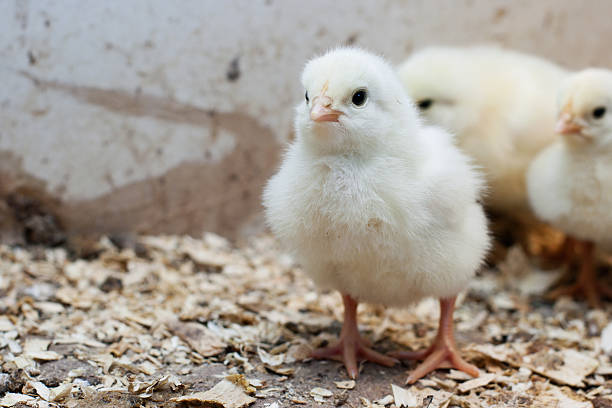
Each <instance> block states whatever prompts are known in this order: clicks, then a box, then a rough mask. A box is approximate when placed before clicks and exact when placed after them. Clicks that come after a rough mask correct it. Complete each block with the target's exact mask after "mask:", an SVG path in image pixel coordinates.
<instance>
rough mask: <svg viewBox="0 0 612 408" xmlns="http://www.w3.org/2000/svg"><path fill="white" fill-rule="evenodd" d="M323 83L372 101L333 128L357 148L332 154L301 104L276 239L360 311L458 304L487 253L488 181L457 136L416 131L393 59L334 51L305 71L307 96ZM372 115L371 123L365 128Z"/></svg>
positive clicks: (282, 183) (271, 192) (274, 184)
mask: <svg viewBox="0 0 612 408" xmlns="http://www.w3.org/2000/svg"><path fill="white" fill-rule="evenodd" d="M320 77H323V79H326V80H328V83H327V84H328V85H329V92H330V93H331V94H334V93H338V94H342V92H343V91H342V90H340V89H334V88H333V86H334V84H335V83H336V82H338V83H340V82H341V83H342V86H341V88H348V89H354V88H357V87H359V86H367V87H368V91H369V93H370V95H371V97H370V98H371V100H370V101H369V102H368V103H369V105H368V106H366V107H365V108H364V109H363V111H358V112H356V113H354V112H353V111H351V110H350V108H348V107H347V108H346V109H347V110H346V114H345V115H342V116H341V119H340V123H339V124H338V125H335V124H334V125H329V126H333V130H332V132H337V135H338V136H337V138H345V139H346V138H348V139H346V140H351V141H352V142H351V143H348V145H350V148H347V149H343V148H342V147H340V148H337V149H333V150H332V151H330V150H328V149H327V148H326V147H325V146H324V145H325V144H326V143H332V142H328V140H331V139H333V138H334V137H336V136H330V135H329V134H327V133H328V132H329V130H325V132H323V133H325V134H324V135H323V137H321V134H317V133H316V129H314V128H313V126H312V125H311V124H310V118H309V117H308V106H307V105H305V104H304V103H301V104H300V105H298V106H297V108H296V110H297V115H296V134H297V137H296V140H295V141H294V142H293V143H292V144H291V145H290V146H289V149H288V151H287V152H286V154H285V157H284V160H283V162H282V165H281V167H280V170H279V171H278V173H277V174H276V175H275V176H273V177H272V178H271V179H270V181H269V183H268V185H267V187H266V189H265V192H264V206H265V208H266V218H267V221H268V223H269V225H270V227H271V229H272V230H273V232H274V233H275V235H276V236H277V237H278V238H279V240H280V241H281V242H282V243H283V244H285V245H286V246H287V247H288V249H289V250H291V252H292V253H293V254H294V255H295V256H296V257H297V260H298V261H299V262H300V263H301V264H302V265H303V267H304V270H305V271H306V272H307V273H308V274H310V276H311V277H312V278H313V279H314V280H315V282H316V283H317V284H318V285H320V286H321V287H323V288H332V289H337V290H339V291H340V292H342V293H346V294H349V295H351V296H353V297H354V298H356V299H358V300H359V301H366V302H371V303H379V304H385V305H406V304H409V303H412V302H414V301H417V300H418V299H420V298H422V297H425V296H434V297H450V296H454V295H456V294H457V293H458V292H459V291H461V290H462V289H464V288H465V286H466V285H467V284H468V282H469V280H470V279H471V278H472V277H473V276H474V273H475V271H476V269H477V268H478V267H479V265H480V264H481V262H482V260H483V257H484V255H485V253H486V251H487V249H488V246H489V238H488V234H487V225H486V219H485V216H484V213H483V210H482V208H481V205H480V204H479V203H478V202H477V201H478V198H479V195H480V193H481V191H482V188H483V182H482V180H481V178H480V177H479V175H478V173H477V172H476V171H475V170H474V168H473V166H472V165H471V164H470V162H469V159H468V158H467V156H465V155H464V154H463V153H461V152H460V151H459V150H458V149H457V148H456V147H455V146H454V143H453V141H452V137H451V136H450V135H449V134H448V133H447V132H445V131H443V130H442V129H439V128H434V127H424V126H422V125H421V124H420V123H419V122H418V120H417V116H416V112H415V109H414V106H413V104H412V102H411V101H410V99H409V98H408V97H407V95H405V93H404V92H403V90H402V86H401V83H400V82H399V80H398V79H397V77H396V75H395V74H394V72H393V70H392V68H391V67H390V66H389V65H388V64H387V63H386V62H384V60H382V59H380V58H378V57H375V56H373V55H371V54H368V53H366V52H364V51H361V50H358V49H352V48H349V49H339V50H335V51H331V52H330V53H328V54H327V55H325V56H323V57H321V58H319V59H315V60H313V61H312V62H311V63H310V64H308V65H307V67H306V69H305V72H304V75H303V82H304V86H305V88H306V89H307V90H308V91H309V92H310V91H311V90H313V89H312V88H313V85H312V84H313V83H315V84H317V85H318V84H320V83H321V78H320ZM351 81H352V82H354V83H352V82H351ZM364 84H365V85H364ZM326 86H327V85H326ZM314 88H315V90H317V91H318V88H317V86H314ZM378 97H380V99H377V98H378ZM335 99H340V98H335ZM339 109H342V107H340V108H339ZM367 109H370V111H372V112H374V113H372V115H373V116H371V117H370V120H367V119H366V120H364V121H362V122H360V123H359V126H358V127H355V126H354V123H353V122H354V121H357V120H359V119H358V118H359V117H363V116H364V115H365V116H367V115H368V111H367ZM357 115H361V116H357ZM326 129H327V128H326ZM326 132H327V133H326ZM362 133H363V134H362ZM325 138H327V139H325ZM322 139H325V140H322ZM345 139H343V140H345ZM346 140H345V142H346ZM366 140H367V142H366Z"/></svg>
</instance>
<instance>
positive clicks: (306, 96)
mask: <svg viewBox="0 0 612 408" xmlns="http://www.w3.org/2000/svg"><path fill="white" fill-rule="evenodd" d="M304 98H306V103H308V102H310V99H308V91H306V93H305V94H304Z"/></svg>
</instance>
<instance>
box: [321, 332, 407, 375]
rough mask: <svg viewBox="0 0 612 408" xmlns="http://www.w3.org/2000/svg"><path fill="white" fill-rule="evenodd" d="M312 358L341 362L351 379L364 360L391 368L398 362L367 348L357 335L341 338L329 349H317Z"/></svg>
mask: <svg viewBox="0 0 612 408" xmlns="http://www.w3.org/2000/svg"><path fill="white" fill-rule="evenodd" d="M312 357H314V358H317V359H332V360H337V361H341V362H343V363H344V366H345V367H346V371H347V373H348V375H349V377H350V378H351V379H355V378H357V376H358V374H359V367H358V365H357V363H358V362H359V361H362V360H366V361H370V362H372V363H376V364H380V365H384V366H387V367H392V366H393V365H395V364H396V363H397V362H398V361H397V360H396V359H394V358H393V357H388V356H385V355H384V354H381V353H379V352H377V351H374V350H372V349H371V348H369V347H368V346H367V345H366V342H365V341H364V340H363V339H362V338H361V337H360V336H359V334H353V335H350V336H346V337H344V338H341V339H340V340H339V341H338V342H337V343H336V344H335V345H333V346H331V347H325V348H320V349H317V350H315V351H313V352H312Z"/></svg>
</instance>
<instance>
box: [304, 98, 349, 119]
mask: <svg viewBox="0 0 612 408" xmlns="http://www.w3.org/2000/svg"><path fill="white" fill-rule="evenodd" d="M332 102H333V101H332V99H331V98H330V97H329V96H327V95H321V96H317V97H315V98H314V99H313V100H312V108H310V119H312V120H314V121H315V122H338V116H340V114H341V113H342V112H340V111H337V110H334V109H332V108H331V105H332Z"/></svg>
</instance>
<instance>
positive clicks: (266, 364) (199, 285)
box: [0, 235, 612, 408]
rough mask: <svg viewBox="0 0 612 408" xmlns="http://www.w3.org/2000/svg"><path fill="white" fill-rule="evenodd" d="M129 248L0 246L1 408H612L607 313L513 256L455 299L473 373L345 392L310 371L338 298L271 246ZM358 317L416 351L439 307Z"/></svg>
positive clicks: (377, 375) (154, 240)
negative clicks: (554, 289)
mask: <svg viewBox="0 0 612 408" xmlns="http://www.w3.org/2000/svg"><path fill="white" fill-rule="evenodd" d="M138 242H139V243H138V244H136V245H131V248H129V247H128V248H122V249H121V248H119V247H117V246H116V245H115V244H113V243H111V242H110V241H109V240H106V239H103V240H102V241H100V243H99V244H98V245H97V248H96V250H95V251H93V252H91V251H90V252H89V253H88V255H89V259H88V260H84V259H76V258H74V257H71V256H69V255H68V254H67V253H66V251H65V250H64V249H44V248H31V249H28V250H25V249H20V248H9V247H0V293H1V294H2V297H1V299H0V356H1V361H0V363H1V364H2V374H0V396H1V397H2V398H1V400H0V406H16V407H23V406H28V407H45V406H59V407H102V406H104V407H109V406H114V407H175V406H176V407H180V406H190V405H189V404H191V405H192V406H217V407H238V406H247V405H249V406H252V407H265V406H270V407H288V406H343V405H344V406H352V407H368V406H371V407H377V406H387V407H390V406H393V405H395V406H400V405H401V404H402V403H403V404H404V406H415V407H429V408H438V407H523V406H524V407H532V406H533V407H551V408H552V407H595V408H602V407H612V362H611V360H610V357H609V356H607V355H606V354H605V353H604V352H602V350H601V346H602V340H601V339H602V332H605V331H604V329H605V328H606V327H607V325H608V324H609V322H610V320H611V319H610V318H611V317H612V307H611V304H610V303H606V304H605V307H604V309H601V310H589V309H588V308H587V307H586V305H585V304H584V303H583V302H580V301H573V300H570V299H560V300H559V301H557V302H548V301H545V300H544V299H543V297H542V293H543V292H544V290H545V289H546V288H547V287H548V286H550V285H551V284H553V282H554V281H555V280H556V279H557V278H558V277H559V273H555V272H543V271H538V270H536V269H535V268H533V267H532V266H530V264H529V262H528V261H527V259H526V257H525V256H524V255H523V253H522V252H521V250H519V249H516V248H514V249H511V250H510V251H509V252H508V255H507V257H506V260H505V261H503V262H502V263H500V264H499V265H498V267H497V268H495V269H487V270H485V271H483V272H482V274H481V276H480V277H479V278H478V279H475V280H474V282H473V284H472V286H471V287H470V289H469V290H468V291H467V292H466V293H465V294H464V295H462V296H461V297H460V299H459V307H458V310H457V311H456V313H455V322H456V326H457V332H458V334H457V339H458V343H459V345H460V346H461V347H462V349H463V350H464V356H465V357H466V359H467V360H468V361H469V362H471V363H473V364H476V365H477V366H478V367H479V368H480V370H481V373H482V374H481V377H480V378H479V379H477V380H469V379H466V378H465V376H464V375H463V374H462V373H458V372H455V371H450V372H449V370H438V371H437V372H435V373H434V374H431V375H429V376H427V377H426V378H424V379H422V380H420V381H419V382H417V383H416V384H415V385H413V386H405V385H404V381H405V379H406V376H407V372H408V371H409V370H410V369H411V368H413V367H414V363H406V364H404V365H400V366H396V367H394V368H383V367H379V366H376V365H372V364H369V363H367V364H365V365H363V366H362V372H361V375H360V377H359V378H358V380H357V381H356V383H355V384H352V383H350V382H346V381H347V380H348V378H347V376H346V373H345V371H344V370H343V368H342V367H341V365H340V364H338V363H336V362H328V361H311V360H309V359H308V353H309V351H310V347H313V346H319V345H322V344H325V343H326V342H329V341H332V340H333V339H334V338H335V336H336V335H337V334H338V333H339V331H340V327H341V325H340V321H339V319H340V318H341V300H340V296H339V295H338V294H335V293H323V294H321V293H318V292H317V291H316V289H315V287H314V286H313V284H312V283H311V282H310V281H309V280H308V279H307V278H306V277H305V276H304V275H303V273H302V272H301V271H300V270H299V268H297V267H295V266H294V265H293V264H292V262H291V261H290V259H288V258H287V257H286V256H283V255H281V254H280V253H279V252H278V251H277V249H276V246H275V244H274V241H273V240H271V239H270V238H269V237H261V238H258V239H253V240H252V241H251V242H250V243H249V244H248V245H245V246H244V247H242V248H235V247H232V246H231V245H230V244H229V243H227V242H226V241H225V240H223V239H221V238H219V237H216V236H213V235H206V236H205V237H204V238H203V239H201V240H195V239H192V238H183V237H143V238H141V239H139V240H138ZM359 314H360V324H361V329H362V332H363V333H364V334H365V335H366V337H368V338H369V339H370V340H372V341H373V342H374V344H375V347H376V348H377V349H379V350H382V351H391V350H395V349H417V348H421V347H425V346H426V345H428V343H429V342H430V341H431V339H432V338H433V336H434V334H435V330H436V325H437V318H438V307H437V303H436V302H435V301H434V300H425V301H423V302H422V303H420V304H418V305H416V306H414V307H412V308H410V309H405V310H385V309H384V308H381V307H375V306H367V305H362V306H361V307H360V309H359ZM610 330H611V331H612V328H611V329H610ZM610 336H612V333H610ZM603 337H604V338H606V335H604V336H603ZM604 347H606V345H605V341H604ZM392 384H394V385H395V386H397V387H393V388H392ZM399 387H401V388H399ZM181 398H183V400H181ZM185 400H191V402H188V401H185ZM394 400H395V402H394Z"/></svg>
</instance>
